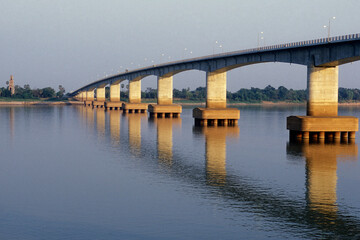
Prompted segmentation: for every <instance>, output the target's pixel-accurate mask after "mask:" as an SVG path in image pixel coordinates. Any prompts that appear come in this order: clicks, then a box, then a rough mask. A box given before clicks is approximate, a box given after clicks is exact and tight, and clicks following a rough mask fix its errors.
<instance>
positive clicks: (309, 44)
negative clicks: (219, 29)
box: [71, 34, 360, 140]
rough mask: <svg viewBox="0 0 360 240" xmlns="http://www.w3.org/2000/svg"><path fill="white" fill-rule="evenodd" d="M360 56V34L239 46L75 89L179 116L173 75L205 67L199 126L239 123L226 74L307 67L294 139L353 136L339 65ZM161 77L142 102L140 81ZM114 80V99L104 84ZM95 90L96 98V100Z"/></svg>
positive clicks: (354, 123)
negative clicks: (125, 92)
mask: <svg viewBox="0 0 360 240" xmlns="http://www.w3.org/2000/svg"><path fill="white" fill-rule="evenodd" d="M357 60H360V34H350V35H344V36H336V37H330V38H321V39H314V40H308V41H300V42H293V43H285V44H278V45H272V46H264V47H259V48H253V49H246V50H241V51H233V52H227V53H221V54H213V55H208V56H204V57H197V58H191V59H186V60H179V61H173V62H168V63H163V64H158V65H152V66H148V67H144V68H139V69H135V70H131V71H125V72H123V73H120V74H116V75H112V76H109V77H106V78H103V79H100V80H98V81H95V82H92V83H90V84H87V85H85V86H83V87H81V88H79V89H78V90H76V91H74V92H72V93H71V95H72V96H74V97H75V98H76V99H78V100H81V101H84V102H85V105H87V106H96V107H104V108H109V109H123V111H124V112H135V113H136V112H145V111H146V110H148V111H149V112H150V116H151V117H155V118H156V117H177V116H179V115H180V113H181V106H179V105H175V104H173V76H174V75H176V74H177V73H180V72H183V71H189V70H199V71H204V72H206V89H207V90H206V91H207V95H206V107H205V108H195V109H194V110H193V117H194V118H195V124H196V125H202V126H207V125H215V126H218V125H220V126H227V125H237V121H238V119H239V118H240V111H239V110H238V109H235V108H227V107H226V81H227V77H226V73H227V71H229V70H232V69H235V68H238V67H242V66H246V65H250V64H259V63H266V62H282V63H293V64H300V65H305V66H307V93H308V96H307V115H306V116H291V117H288V119H287V128H288V129H289V130H290V137H291V138H302V139H309V138H313V139H320V140H321V139H324V138H333V139H343V140H347V139H352V138H355V132H356V131H358V119H357V118H355V117H343V116H342V117H339V116H338V76H339V70H338V66H339V65H342V64H346V63H350V62H353V61H357ZM147 76H157V91H158V94H157V104H151V105H149V106H148V105H147V104H145V103H141V80H142V79H143V78H145V77H147ZM125 80H129V102H127V103H123V102H121V101H120V83H121V82H122V81H125ZM107 85H110V101H106V99H105V87H106V86H107ZM94 91H95V92H96V101H94V100H95V99H94Z"/></svg>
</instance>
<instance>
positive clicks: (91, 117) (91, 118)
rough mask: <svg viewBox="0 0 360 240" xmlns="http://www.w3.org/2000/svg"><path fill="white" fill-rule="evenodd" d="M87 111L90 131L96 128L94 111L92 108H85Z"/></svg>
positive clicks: (86, 116) (87, 122)
mask: <svg viewBox="0 0 360 240" xmlns="http://www.w3.org/2000/svg"><path fill="white" fill-rule="evenodd" d="M83 109H84V110H85V119H86V126H87V127H88V128H89V129H92V128H93V127H94V110H93V109H92V108H83Z"/></svg>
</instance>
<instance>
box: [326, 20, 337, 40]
mask: <svg viewBox="0 0 360 240" xmlns="http://www.w3.org/2000/svg"><path fill="white" fill-rule="evenodd" d="M335 19H336V17H332V18H329V25H327V26H326V25H324V28H327V30H328V34H327V40H328V42H330V30H331V20H335Z"/></svg>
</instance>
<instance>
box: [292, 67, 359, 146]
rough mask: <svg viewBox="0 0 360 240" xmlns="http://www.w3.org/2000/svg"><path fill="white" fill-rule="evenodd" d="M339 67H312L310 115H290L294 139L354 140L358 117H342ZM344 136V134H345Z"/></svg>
mask: <svg viewBox="0 0 360 240" xmlns="http://www.w3.org/2000/svg"><path fill="white" fill-rule="evenodd" d="M338 77H339V70H338V67H315V66H312V65H310V66H308V73H307V92H308V101H307V116H290V117H288V118H287V129H288V130H290V140H294V139H309V138H310V136H314V137H313V138H314V139H315V138H316V139H317V140H322V139H327V140H328V141H333V140H336V139H340V138H341V139H342V140H343V141H346V142H347V141H351V139H354V138H355V132H356V131H358V125H359V123H358V118H356V117H347V116H338ZM341 136H342V137H341Z"/></svg>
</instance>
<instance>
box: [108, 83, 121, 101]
mask: <svg viewBox="0 0 360 240" xmlns="http://www.w3.org/2000/svg"><path fill="white" fill-rule="evenodd" d="M110 102H120V83H114V84H110Z"/></svg>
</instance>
